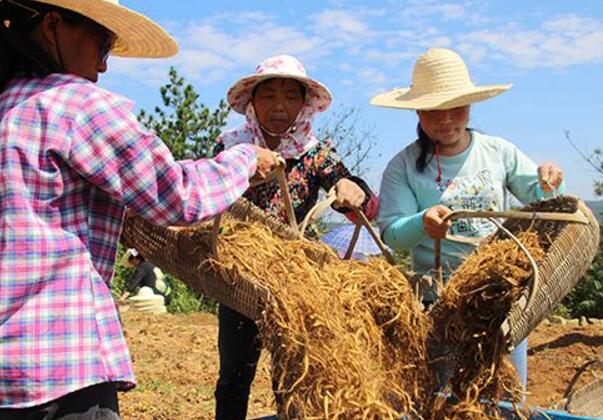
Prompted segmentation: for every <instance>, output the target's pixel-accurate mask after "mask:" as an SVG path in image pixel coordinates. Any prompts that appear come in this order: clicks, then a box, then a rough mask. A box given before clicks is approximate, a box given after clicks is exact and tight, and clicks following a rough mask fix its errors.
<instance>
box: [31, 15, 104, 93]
mask: <svg viewBox="0 0 603 420" xmlns="http://www.w3.org/2000/svg"><path fill="white" fill-rule="evenodd" d="M42 31H43V34H44V38H45V40H46V41H47V42H46V46H47V50H48V52H49V53H50V54H51V55H53V57H54V58H55V60H56V61H57V62H59V63H60V62H61V61H62V64H63V66H64V69H65V71H67V72H68V73H72V74H75V75H77V76H80V77H83V78H85V79H88V80H90V81H92V82H96V81H97V80H98V74H99V73H104V72H105V71H107V57H108V54H109V51H110V49H111V47H112V46H113V43H114V41H115V36H114V35H113V34H112V33H111V32H110V31H108V30H107V29H105V28H103V27H102V26H100V25H98V24H96V23H95V22H93V21H91V20H88V19H83V20H81V21H80V22H77V23H73V22H69V21H68V20H67V19H65V18H63V17H62V16H61V15H60V13H56V12H51V13H47V14H46V16H45V17H44V19H43V21H42Z"/></svg>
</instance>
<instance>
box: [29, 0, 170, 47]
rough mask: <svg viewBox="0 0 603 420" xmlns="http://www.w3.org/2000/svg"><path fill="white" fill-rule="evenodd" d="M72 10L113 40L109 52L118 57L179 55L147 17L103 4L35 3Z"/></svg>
mask: <svg viewBox="0 0 603 420" xmlns="http://www.w3.org/2000/svg"><path fill="white" fill-rule="evenodd" d="M36 1H38V2H40V3H44V4H49V5H54V6H58V7H62V8H63V9H67V10H72V11H74V12H76V13H79V14H81V15H83V16H86V17H87V18H89V19H92V20H93V21H95V22H97V23H99V24H101V25H103V26H104V27H106V28H107V29H109V30H110V31H112V32H113V33H114V34H115V35H116V36H117V39H116V42H115V45H114V47H113V49H112V50H111V54H112V55H116V56H119V57H137V58H164V57H171V56H173V55H175V54H176V53H177V52H178V43H177V42H176V41H175V40H174V39H173V38H172V37H171V36H170V35H168V33H167V32H166V31H165V30H164V29H163V28H161V27H160V26H159V25H158V24H156V23H155V22H153V21H152V20H151V19H149V18H147V17H146V16H144V15H142V14H140V13H138V12H135V11H134V10H131V9H128V8H127V7H124V6H121V5H119V4H116V3H111V2H109V1H106V0H36Z"/></svg>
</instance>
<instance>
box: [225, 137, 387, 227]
mask: <svg viewBox="0 0 603 420" xmlns="http://www.w3.org/2000/svg"><path fill="white" fill-rule="evenodd" d="M223 150H224V145H223V144H222V143H217V144H216V147H215V149H214V153H220V152H221V151H223ZM286 162H287V168H286V174H287V184H288V185H289V194H290V195H291V201H292V203H293V209H294V212H295V218H296V219H297V222H301V221H302V220H303V218H304V217H305V216H306V214H307V213H308V212H309V211H310V209H311V208H312V207H313V206H314V205H315V204H316V202H317V201H318V194H319V191H320V189H321V188H322V189H323V190H325V191H329V190H330V189H331V187H333V186H334V185H335V184H336V183H337V182H338V181H339V180H340V179H342V178H347V179H349V180H351V181H353V182H355V183H356V184H358V186H359V187H360V188H362V190H363V191H364V192H365V194H366V199H365V200H364V204H363V211H364V213H365V214H366V216H367V218H368V219H369V220H371V219H373V218H375V217H376V215H377V210H378V199H377V196H376V195H375V194H374V193H373V192H372V191H371V189H370V188H369V186H368V185H367V184H366V182H364V181H363V180H362V179H360V178H358V177H354V176H351V175H350V172H349V171H348V170H347V168H346V167H345V166H344V164H343V162H342V161H341V159H340V158H339V156H338V155H337V152H336V151H335V147H334V145H333V143H332V142H331V141H329V140H326V141H320V142H319V143H318V144H317V145H316V146H315V147H313V148H312V149H310V150H309V151H308V152H307V153H305V154H304V155H302V156H301V157H300V158H299V159H287V161H286ZM281 195H282V194H281V192H280V189H279V186H278V182H277V181H276V180H274V181H271V182H268V183H266V184H263V185H260V186H257V187H255V188H251V189H249V190H247V192H246V193H245V195H244V197H245V198H247V199H248V200H250V201H251V202H252V203H254V204H255V205H256V206H258V207H260V208H261V209H264V210H265V211H266V212H267V213H269V214H272V215H274V216H276V217H278V218H279V219H280V220H282V221H283V222H285V223H286V222H287V214H286V211H285V208H284V205H283V200H282V197H281ZM336 210H337V211H339V212H341V213H343V214H344V215H345V216H346V217H347V218H348V219H350V220H351V221H352V222H356V220H355V217H354V216H355V215H354V213H352V212H350V211H349V210H346V209H336Z"/></svg>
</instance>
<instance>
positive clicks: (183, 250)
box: [121, 165, 393, 320]
mask: <svg viewBox="0 0 603 420" xmlns="http://www.w3.org/2000/svg"><path fill="white" fill-rule="evenodd" d="M283 168H284V165H281V166H280V167H279V168H278V169H277V171H276V178H277V180H278V182H279V186H280V189H281V192H282V196H283V202H284V203H283V204H284V206H285V210H286V211H287V214H288V218H289V220H290V226H288V225H285V224H283V223H282V222H280V221H279V220H278V219H276V218H275V217H273V216H270V215H268V214H267V213H266V212H264V211H262V210H261V209H259V208H258V207H256V206H255V205H253V204H252V203H251V202H249V201H247V200H246V199H244V198H241V199H239V200H237V201H236V202H235V203H234V204H233V205H232V207H231V208H230V209H229V210H228V211H227V212H225V213H224V214H223V215H221V216H218V217H217V218H215V219H214V220H213V221H209V222H205V223H201V224H199V225H196V226H192V229H191V228H183V227H177V226H157V225H154V224H152V223H150V222H148V221H147V220H145V219H143V218H141V217H139V216H130V217H128V218H127V219H126V221H125V223H124V227H123V230H122V236H121V241H122V243H123V244H124V245H126V246H127V247H129V248H136V249H137V250H138V252H139V253H140V254H141V255H143V256H144V257H145V259H147V260H148V261H150V262H151V263H153V264H155V265H156V266H158V267H159V268H161V269H162V270H163V271H164V272H168V273H170V274H172V275H174V276H175V277H177V278H178V279H180V280H181V281H182V282H184V283H185V284H186V285H187V286H189V287H191V288H192V289H193V290H194V291H196V292H197V293H202V294H203V295H205V296H208V297H210V298H212V299H215V300H216V301H218V302H219V303H220V304H222V305H225V306H228V307H229V308H231V309H234V310H235V311H237V312H239V313H241V314H243V315H245V316H246V317H248V318H251V319H253V320H258V319H259V317H260V315H261V312H262V309H263V307H264V305H265V303H266V302H267V301H268V299H270V292H269V290H268V289H267V288H266V287H265V286H263V284H262V279H256V278H253V277H250V276H248V275H246V274H244V273H242V272H240V271H239V270H238V269H237V268H236V267H234V268H232V269H225V268H218V267H216V265H215V264H211V263H210V260H212V259H219V258H220V256H219V255H218V254H217V244H216V241H218V240H219V225H220V220H221V219H222V218H232V219H235V220H237V221H242V222H255V223H259V224H262V225H264V226H266V227H268V228H269V229H270V231H271V232H272V233H273V234H274V235H275V236H277V237H278V238H281V239H283V240H299V239H303V233H304V232H305V230H306V228H307V226H308V224H309V223H310V222H311V221H312V220H314V219H315V218H317V217H318V216H319V215H320V214H321V213H322V212H323V211H324V210H325V209H326V208H329V207H330V206H331V205H332V204H333V203H334V201H335V195H334V193H333V191H331V192H329V194H328V195H327V198H326V199H325V200H323V201H321V202H319V203H317V204H316V205H315V206H314V207H313V208H312V209H311V210H310V211H309V212H308V214H307V216H306V217H305V218H304V221H303V223H302V224H301V226H300V227H299V228H298V226H297V223H296V222H295V215H294V212H293V207H292V205H291V199H290V197H289V193H288V189H287V185H286V181H285V175H284V169H283ZM357 215H358V217H359V220H360V223H359V224H358V226H357V228H356V231H355V235H354V238H353V239H352V240H351V242H350V245H349V249H348V252H346V258H349V256H350V255H351V254H352V251H353V248H354V246H355V244H356V240H357V239H358V233H359V232H360V228H361V226H365V227H366V228H367V230H368V231H369V233H370V234H371V235H372V237H373V239H374V240H375V241H376V242H377V244H378V245H379V247H380V248H381V249H382V251H383V253H384V254H385V256H386V258H387V259H388V261H390V262H392V263H393V258H392V257H391V255H390V254H389V253H388V251H387V248H386V247H385V245H383V243H382V242H381V240H380V239H379V237H378V235H377V234H376V233H375V232H374V230H373V229H372V227H371V225H370V223H369V222H368V220H367V219H366V216H365V215H364V214H363V213H362V212H361V211H357ZM304 252H305V253H306V257H307V258H309V259H311V260H313V261H316V262H317V263H319V264H323V263H325V262H328V261H329V260H330V259H332V258H334V254H331V253H328V252H326V251H321V250H319V249H316V250H305V251H304Z"/></svg>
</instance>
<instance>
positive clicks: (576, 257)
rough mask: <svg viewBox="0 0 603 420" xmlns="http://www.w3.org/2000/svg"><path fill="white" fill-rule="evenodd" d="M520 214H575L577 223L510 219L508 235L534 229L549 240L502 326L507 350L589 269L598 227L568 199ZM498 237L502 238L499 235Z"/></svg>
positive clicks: (578, 202)
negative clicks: (507, 345) (542, 255)
mask: <svg viewBox="0 0 603 420" xmlns="http://www.w3.org/2000/svg"><path fill="white" fill-rule="evenodd" d="M522 211H523V212H527V213H530V212H532V214H534V212H554V213H558V214H568V215H575V216H576V217H577V219H576V220H574V221H571V220H567V221H563V220H546V218H541V219H509V220H507V221H506V222H505V223H504V225H503V226H504V227H505V228H507V229H508V230H510V231H511V232H519V231H522V230H526V229H528V228H530V227H531V228H533V229H536V230H537V231H538V232H539V235H540V236H541V237H546V238H549V239H550V244H549V247H548V249H545V252H546V256H545V258H544V260H542V261H540V262H538V263H537V271H536V273H537V274H536V276H537V277H538V279H536V281H532V284H531V287H530V289H529V290H528V291H526V294H525V295H524V297H523V298H522V299H520V300H519V301H517V302H515V304H514V305H513V306H512V308H511V311H510V312H509V316H508V318H507V323H505V324H503V332H504V333H506V336H507V341H508V343H509V345H510V347H515V346H517V345H518V344H519V343H520V342H521V341H522V340H523V339H525V338H526V337H527V336H528V335H529V334H530V332H532V331H533V330H534V328H536V327H537V326H538V324H540V322H542V320H543V319H544V318H545V317H546V316H547V315H548V314H550V312H551V311H552V310H553V309H554V308H555V306H556V305H557V304H558V303H559V302H561V300H562V299H563V298H564V297H565V296H566V295H567V294H568V293H569V292H570V291H571V290H572V289H573V288H574V287H575V286H576V284H577V283H578V281H580V279H582V277H584V274H586V271H587V270H588V269H589V267H590V265H591V263H592V261H593V259H594V257H595V255H596V254H597V250H598V248H599V224H598V222H597V219H596V218H595V216H594V215H593V213H592V212H591V210H590V209H589V208H588V207H587V206H586V204H584V202H583V201H581V200H579V199H577V198H575V197H570V196H564V197H557V198H553V199H550V200H546V201H542V202H540V203H536V204H533V205H531V206H528V207H525V208H524V209H522ZM580 219H583V220H582V221H579V220H580ZM498 235H502V233H500V232H499V234H498Z"/></svg>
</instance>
